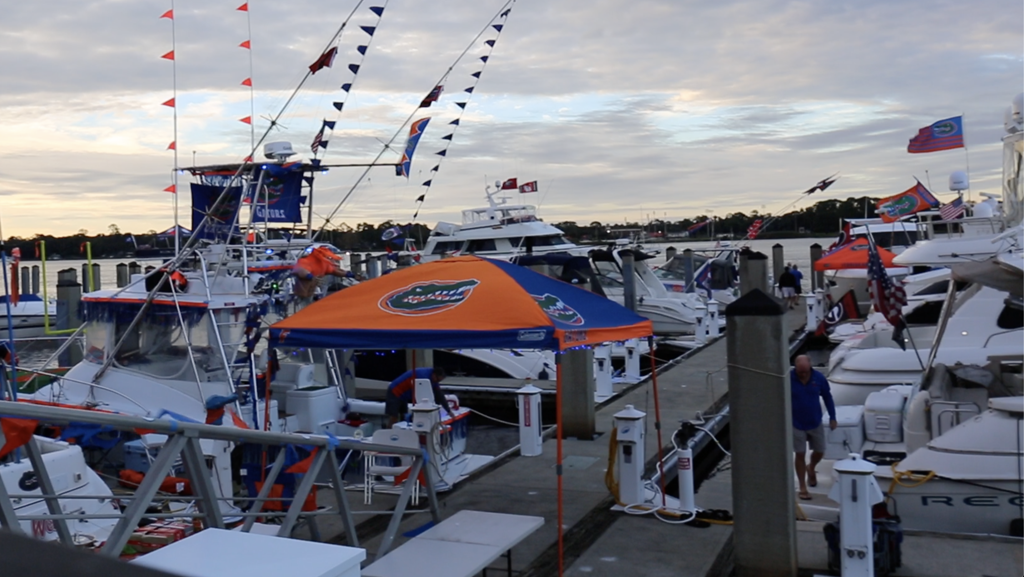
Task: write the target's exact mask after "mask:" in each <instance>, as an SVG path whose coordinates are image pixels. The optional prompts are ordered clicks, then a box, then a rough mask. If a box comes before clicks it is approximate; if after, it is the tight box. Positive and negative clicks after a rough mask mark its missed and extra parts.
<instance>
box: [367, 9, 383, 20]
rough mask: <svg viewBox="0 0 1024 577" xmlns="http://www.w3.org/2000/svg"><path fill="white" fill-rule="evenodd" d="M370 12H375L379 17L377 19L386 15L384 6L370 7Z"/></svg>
mask: <svg viewBox="0 0 1024 577" xmlns="http://www.w3.org/2000/svg"><path fill="white" fill-rule="evenodd" d="M370 12H373V13H374V14H376V15H377V18H380V17H381V16H383V15H384V7H383V6H370Z"/></svg>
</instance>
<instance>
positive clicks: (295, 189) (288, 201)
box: [253, 144, 322, 222]
mask: <svg viewBox="0 0 1024 577" xmlns="http://www.w3.org/2000/svg"><path fill="white" fill-rule="evenodd" d="M321 146H322V144H321ZM301 167H302V165H301V164H299V163H297V162H294V163H290V164H284V165H279V164H269V165H267V168H266V175H264V177H263V190H260V191H259V192H258V195H257V197H256V199H255V202H253V205H254V209H253V219H254V220H257V221H264V220H265V221H266V222H301V221H302V201H303V197H302V195H301V192H302V170H301Z"/></svg>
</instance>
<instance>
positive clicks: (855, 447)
mask: <svg viewBox="0 0 1024 577" xmlns="http://www.w3.org/2000/svg"><path fill="white" fill-rule="evenodd" d="M821 422H822V425H824V427H825V458H826V459H833V460H839V459H845V458H847V457H849V456H850V453H859V452H860V448H861V447H862V446H863V445H864V407H861V406H857V405H842V406H839V407H836V422H837V423H839V426H838V427H836V430H834V431H833V430H832V429H830V428H829V426H828V413H825V414H824V415H823V416H822V419H821Z"/></svg>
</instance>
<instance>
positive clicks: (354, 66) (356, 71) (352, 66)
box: [348, 64, 359, 74]
mask: <svg viewBox="0 0 1024 577" xmlns="http://www.w3.org/2000/svg"><path fill="white" fill-rule="evenodd" d="M348 69H349V70H351V71H352V74H359V65H358V64H349V65H348Z"/></svg>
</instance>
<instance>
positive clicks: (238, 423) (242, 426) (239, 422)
mask: <svg viewBox="0 0 1024 577" xmlns="http://www.w3.org/2000/svg"><path fill="white" fill-rule="evenodd" d="M228 414H230V415H231V422H232V423H234V424H235V426H236V427H238V428H239V429H248V428H249V425H246V424H245V421H243V420H242V418H241V417H239V416H238V415H236V414H235V412H234V411H230V410H229V411H228Z"/></svg>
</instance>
